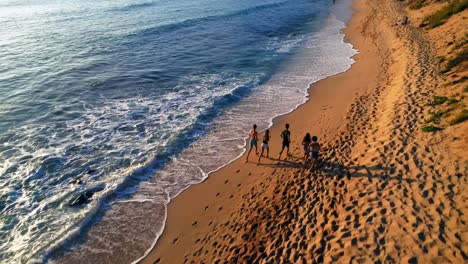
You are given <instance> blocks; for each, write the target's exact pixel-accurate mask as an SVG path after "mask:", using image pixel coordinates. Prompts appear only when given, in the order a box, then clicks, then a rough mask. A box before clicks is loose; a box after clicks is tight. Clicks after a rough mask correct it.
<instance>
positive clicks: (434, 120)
mask: <svg viewBox="0 0 468 264" xmlns="http://www.w3.org/2000/svg"><path fill="white" fill-rule="evenodd" d="M443 115H444V112H442V111H440V112H435V113H433V114H432V116H431V117H430V118H429V119H428V120H426V123H431V122H432V123H438V122H439V120H440V118H441V117H442V116H443Z"/></svg>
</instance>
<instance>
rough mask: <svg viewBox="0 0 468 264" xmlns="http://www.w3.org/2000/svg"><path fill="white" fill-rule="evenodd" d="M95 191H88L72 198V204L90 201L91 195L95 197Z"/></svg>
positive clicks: (76, 204)
mask: <svg viewBox="0 0 468 264" xmlns="http://www.w3.org/2000/svg"><path fill="white" fill-rule="evenodd" d="M93 194H94V192H90V191H86V192H83V193H81V194H80V195H78V196H77V197H75V198H74V199H72V201H71V202H70V206H80V205H83V204H87V203H89V201H90V199H91V197H93Z"/></svg>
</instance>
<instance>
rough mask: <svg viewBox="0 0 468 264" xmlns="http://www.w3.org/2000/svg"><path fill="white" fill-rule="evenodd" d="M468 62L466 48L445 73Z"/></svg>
mask: <svg viewBox="0 0 468 264" xmlns="http://www.w3.org/2000/svg"><path fill="white" fill-rule="evenodd" d="M467 1H468V0H467ZM467 60H468V48H464V49H463V50H462V51H461V52H459V53H457V55H455V57H454V58H453V59H450V60H449V61H448V62H447V66H446V67H445V69H444V70H443V72H444V73H446V72H449V71H450V70H451V69H453V68H454V67H457V66H458V65H460V64H461V63H462V62H464V61H467Z"/></svg>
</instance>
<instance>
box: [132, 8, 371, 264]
mask: <svg viewBox="0 0 468 264" xmlns="http://www.w3.org/2000/svg"><path fill="white" fill-rule="evenodd" d="M352 2H353V4H352V5H351V9H352V10H350V11H351V12H352V15H351V18H350V19H348V21H347V24H346V25H345V28H343V29H342V30H341V34H343V39H342V42H343V43H344V44H350V45H352V47H353V49H354V50H356V54H355V55H354V56H352V57H351V58H350V59H353V60H354V62H353V63H352V64H351V66H350V68H348V69H347V70H345V71H344V72H340V73H337V74H334V75H331V76H328V77H326V78H324V79H321V80H319V81H317V82H313V83H311V84H310V85H309V88H307V95H306V98H305V102H304V103H302V104H299V105H297V106H296V107H294V108H293V109H291V110H290V111H289V112H286V113H283V114H280V115H277V116H275V117H273V118H272V119H271V124H270V126H269V127H268V129H270V134H271V135H272V137H274V136H273V133H276V134H278V135H279V132H280V130H281V128H280V127H279V125H280V124H285V123H286V122H287V121H286V120H285V119H286V118H287V117H288V116H289V115H292V114H294V113H295V112H296V111H298V109H300V108H303V107H305V105H307V104H311V103H312V102H315V101H320V100H321V99H322V96H317V94H316V92H315V91H314V90H316V89H321V88H322V89H326V87H327V86H328V87H329V86H334V85H332V83H333V82H334V80H333V79H334V78H340V77H341V75H343V74H345V73H347V72H349V71H350V70H351V69H352V68H353V67H354V65H356V64H357V63H358V59H356V58H357V57H360V56H362V54H361V52H360V51H359V50H358V49H356V46H355V45H353V44H352V41H351V40H350V38H349V37H348V34H349V33H350V32H348V33H347V31H348V30H349V25H350V24H351V22H353V23H356V21H353V20H358V19H359V18H358V17H357V14H356V13H357V11H356V9H355V3H354V2H355V0H352ZM322 82H330V84H322ZM322 86H323V87H322ZM337 90H339V89H337ZM322 92H325V93H327V95H326V96H331V97H333V95H332V94H333V92H331V93H330V92H326V91H322ZM334 92H336V91H334ZM312 96H314V100H313V101H311V97H312ZM350 102H352V100H351V101H350ZM349 104H350V103H349ZM337 127H339V125H337ZM263 133H264V130H262V131H260V132H259V138H261V136H263ZM246 142H247V141H246ZM245 146H246V147H245V148H244V149H243V151H242V153H240V154H239V155H238V156H237V157H236V158H235V159H233V160H231V161H230V162H229V163H227V164H226V165H223V166H222V167H220V168H218V169H216V170H214V171H212V172H209V173H208V176H207V177H206V178H205V179H204V180H203V181H201V182H200V183H198V184H195V185H191V186H190V187H188V188H186V189H184V190H182V191H181V192H180V193H179V194H178V195H177V196H176V197H175V198H173V199H172V200H171V201H170V202H169V204H168V210H167V214H166V219H165V224H164V227H163V232H162V234H161V235H160V236H159V237H158V239H157V240H156V241H155V244H154V245H153V246H152V248H150V249H149V250H148V252H149V253H148V252H147V253H146V254H145V255H144V256H143V257H141V258H139V259H137V260H135V261H134V262H132V263H153V262H155V261H156V260H157V259H155V257H154V256H155V250H157V248H158V247H159V244H160V243H163V242H161V240H162V238H163V237H164V238H165V237H167V236H170V233H171V231H168V226H169V224H168V221H170V220H169V219H170V218H172V219H174V218H175V217H178V216H180V215H181V214H182V212H180V210H182V211H187V208H186V207H187V206H188V205H186V206H184V205H183V203H185V202H186V201H189V200H192V199H193V198H194V197H195V196H198V195H199V194H200V193H201V192H200V191H193V192H194V193H193V194H192V193H191V194H185V193H186V192H188V191H190V189H192V188H194V187H195V186H199V185H208V184H209V183H207V182H208V181H210V179H211V178H215V177H217V176H218V177H217V178H220V177H219V176H220V175H218V174H225V173H226V172H224V171H225V170H228V171H229V172H231V173H232V168H228V167H231V166H232V167H235V168H238V167H242V164H244V159H245V154H246V152H247V150H248V149H247V143H246V144H245ZM272 149H273V148H272V146H271V143H270V151H272ZM271 153H275V154H276V151H275V152H271ZM283 157H284V154H283ZM251 158H252V156H251ZM255 159H256V157H255ZM263 160H266V159H265V158H263ZM249 165H252V164H249ZM236 173H237V172H236ZM223 178H225V177H223ZM217 182H219V181H217ZM210 183H211V181H210ZM218 184H219V183H211V184H210V186H211V185H218ZM216 188H217V187H216ZM216 188H214V189H212V192H218V190H217V189H216ZM204 189H206V188H204ZM184 194H185V195H184ZM181 196H184V198H180V197H181ZM185 196H187V198H185ZM179 200H182V201H179ZM175 201H178V202H177V205H174V203H175ZM207 202H208V199H207ZM173 207H174V208H173ZM172 211H176V212H173V213H172ZM170 215H172V216H170ZM185 215H189V214H184V216H185ZM170 226H171V228H176V229H177V227H175V225H174V227H172V226H173V225H172V224H171V225H170ZM165 240H167V239H165ZM166 243H167V242H166Z"/></svg>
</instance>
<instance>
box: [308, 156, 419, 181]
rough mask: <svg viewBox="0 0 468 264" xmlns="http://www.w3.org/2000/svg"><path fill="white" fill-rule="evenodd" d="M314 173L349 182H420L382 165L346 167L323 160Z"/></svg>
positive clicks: (319, 162)
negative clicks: (360, 179)
mask: <svg viewBox="0 0 468 264" xmlns="http://www.w3.org/2000/svg"><path fill="white" fill-rule="evenodd" d="M309 165H310V164H307V166H306V168H305V169H303V171H302V174H304V173H307V172H308V168H309ZM363 171H364V172H363ZM312 173H314V174H317V173H320V174H324V175H327V176H329V177H338V178H340V179H342V178H347V179H348V180H351V179H352V178H367V179H369V181H372V180H373V179H378V180H387V181H400V182H407V183H409V184H411V183H413V182H416V181H418V179H412V178H404V177H403V174H401V173H398V174H396V173H395V169H394V168H393V167H390V168H389V167H388V166H384V165H381V164H376V165H373V166H366V165H357V166H346V165H343V164H340V163H336V162H331V161H328V160H323V159H322V160H319V161H318V163H317V166H316V168H315V169H314V170H313V171H312ZM393 174H396V175H393Z"/></svg>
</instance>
